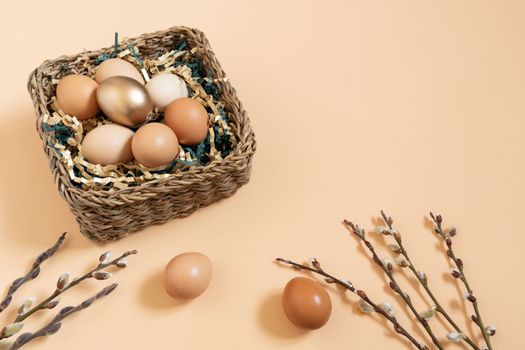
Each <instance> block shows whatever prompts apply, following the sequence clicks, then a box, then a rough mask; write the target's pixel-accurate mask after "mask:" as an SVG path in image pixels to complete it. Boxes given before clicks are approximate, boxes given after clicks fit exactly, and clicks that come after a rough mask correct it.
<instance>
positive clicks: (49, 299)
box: [13, 250, 137, 323]
mask: <svg viewBox="0 0 525 350" xmlns="http://www.w3.org/2000/svg"><path fill="white" fill-rule="evenodd" d="M132 254H137V251H136V250H130V251H127V252H124V253H123V254H122V255H121V256H119V257H118V258H115V259H113V260H111V261H109V262H102V261H101V262H100V263H99V264H98V265H97V267H95V268H94V269H92V270H91V271H89V272H87V273H85V274H84V275H83V276H81V277H77V278H75V279H74V280H73V281H71V283H69V284H67V285H65V286H63V287H62V288H59V287H58V286H57V288H56V289H55V291H54V292H53V293H52V294H51V295H50V296H49V297H47V298H45V299H44V300H42V301H41V302H40V303H39V304H37V305H35V306H34V307H33V308H31V309H30V310H28V311H26V312H24V313H21V314H19V315H18V316H17V317H16V319H15V320H14V322H21V321H23V320H25V319H26V318H28V317H29V316H31V315H32V314H33V313H35V312H37V311H39V310H43V309H47V308H48V307H47V305H49V303H50V302H52V301H53V300H54V299H55V298H56V297H58V296H59V295H61V294H62V293H64V292H65V291H67V290H68V289H70V288H72V287H74V286H76V285H78V284H80V283H81V282H82V281H84V280H85V279H88V278H92V277H95V278H96V277H97V275H96V272H98V271H101V270H103V269H105V268H106V267H108V266H111V265H117V263H119V262H120V261H121V260H122V259H124V258H125V257H127V256H129V255H132ZM109 276H111V275H108V277H109ZM14 322H13V323H14Z"/></svg>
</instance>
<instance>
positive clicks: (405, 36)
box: [0, 0, 525, 350]
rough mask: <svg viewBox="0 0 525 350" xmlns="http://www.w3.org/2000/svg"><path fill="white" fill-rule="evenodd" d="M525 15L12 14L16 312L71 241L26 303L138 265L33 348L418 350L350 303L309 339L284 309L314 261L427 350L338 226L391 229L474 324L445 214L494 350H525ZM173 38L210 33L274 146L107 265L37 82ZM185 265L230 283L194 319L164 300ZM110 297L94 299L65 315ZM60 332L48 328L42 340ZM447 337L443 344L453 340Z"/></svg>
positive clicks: (388, 10) (236, 5)
mask: <svg viewBox="0 0 525 350" xmlns="http://www.w3.org/2000/svg"><path fill="white" fill-rule="evenodd" d="M524 13H525V2H523V1H520V0H516V1H510V0H508V1H481V0H476V1H473V0H471V1H468V0H462V1H457V0H439V1H437V0H436V1H409V0H396V1H343V0H341V1H261V2H247V1H229V0H220V1H198V2H195V1H180V2H176V1H83V2H80V1H77V2H72V1H58V0H46V1H34V2H31V3H26V2H23V1H14V0H0V33H1V39H0V53H1V54H0V77H1V80H0V160H1V164H2V165H1V167H2V168H1V171H0V242H1V244H0V282H1V284H2V289H1V292H2V293H3V292H4V291H5V290H4V286H6V285H7V283H9V282H10V281H11V280H13V279H14V278H16V277H18V276H20V275H22V274H23V273H24V272H25V270H26V269H27V268H28V267H29V266H30V263H31V261H32V259H33V257H34V256H36V255H37V254H38V253H40V252H41V251H43V250H44V249H46V248H47V247H48V246H49V245H51V243H52V242H53V241H54V240H55V239H56V238H57V236H58V234H59V233H61V232H62V231H68V232H69V236H68V241H67V244H66V245H65V246H64V248H63V249H62V250H60V251H59V253H57V255H56V257H54V258H53V259H51V260H50V261H48V262H46V263H45V265H44V266H43V272H42V274H41V276H40V277H39V278H38V279H37V280H35V281H34V282H32V283H30V284H28V285H25V286H24V287H23V288H21V290H20V291H19V293H17V297H16V300H15V304H16V303H18V302H20V301H21V300H22V299H23V298H24V297H26V296H30V295H33V296H36V297H37V298H42V297H44V296H46V295H47V293H50V292H51V291H52V288H53V287H54V283H55V281H56V279H57V277H58V276H59V275H60V274H61V273H62V272H63V271H69V272H70V273H72V274H73V275H77V274H80V273H82V272H83V271H85V270H86V269H88V268H90V267H92V265H93V264H94V263H95V262H96V259H97V258H98V256H99V254H100V253H102V252H103V251H105V250H112V251H113V252H114V254H117V253H120V252H121V251H123V250H127V249H138V250H140V254H139V255H137V256H134V257H132V258H131V259H129V262H130V266H129V268H127V269H125V270H120V271H118V272H116V273H115V275H114V277H113V280H114V281H117V282H118V283H119V284H120V285H119V288H118V289H117V290H116V291H115V293H114V294H113V295H111V296H109V297H108V298H107V299H105V300H103V301H100V302H98V303H97V304H94V305H93V306H92V307H91V308H90V309H88V310H85V311H83V312H81V313H79V314H77V315H75V316H74V317H72V318H71V319H68V320H67V321H66V322H65V323H64V325H63V327H62V329H61V330H60V331H59V333H58V334H56V335H54V336H52V337H49V338H47V339H45V340H40V341H35V342H34V343H31V345H28V346H27V347H26V349H28V350H29V349H54V350H60V349H77V350H87V349H94V348H104V349H216V348H218V349H230V348H232V349H237V348H243V349H305V350H306V349H392V350H394V349H408V348H409V346H408V345H406V344H405V343H404V342H403V341H400V340H399V339H398V338H397V337H396V336H395V335H394V334H393V332H392V331H391V330H390V329H389V328H388V327H385V325H384V323H383V322H382V321H381V320H380V319H379V318H376V317H373V318H370V317H367V316H363V315H361V314H359V313H358V312H357V311H356V300H357V299H356V297H355V296H354V295H351V294H348V295H344V294H342V293H340V292H339V291H338V290H336V289H335V288H329V291H330V294H331V296H332V300H333V303H334V308H333V314H332V318H331V319H330V321H329V323H328V324H327V325H326V326H325V327H324V328H322V329H320V330H317V331H313V332H304V331H300V330H298V329H296V328H295V327H293V326H292V325H291V324H290V323H289V322H288V321H287V320H286V319H285V317H284V315H283V312H282V310H281V307H280V291H281V289H282V288H283V287H284V285H285V283H286V282H287V281H288V280H289V279H290V278H292V277H294V276H297V275H298V273H297V272H295V271H292V270H290V269H287V268H282V267H279V266H277V265H275V264H274V263H272V259H274V258H276V257H278V256H283V257H289V258H293V259H296V260H299V261H302V260H303V259H306V258H308V257H311V256H316V257H318V258H319V260H320V261H321V262H322V263H323V265H324V267H325V269H326V270H328V271H331V272H333V273H334V274H335V275H337V276H341V277H345V278H348V279H350V280H351V281H352V282H353V283H354V284H355V285H357V286H359V287H360V288H363V289H365V290H366V291H368V293H369V295H370V296H371V297H373V298H374V299H375V300H378V301H381V300H390V301H391V302H392V303H393V305H394V308H395V310H396V312H397V314H398V315H399V318H400V319H401V320H403V321H404V323H405V324H406V325H407V327H408V328H409V329H411V330H414V332H415V334H416V335H417V336H418V337H421V335H422V333H421V331H419V332H416V325H415V324H414V323H413V322H410V321H408V320H407V317H406V312H405V311H406V310H404V309H403V308H402V307H401V306H400V305H399V304H398V303H397V300H398V299H397V298H396V297H395V296H394V295H392V294H391V293H390V292H389V291H388V289H387V288H384V287H383V277H382V275H381V274H380V273H379V271H378V270H377V268H375V267H374V266H373V265H372V264H371V263H370V262H369V260H368V258H367V257H366V256H365V254H364V250H363V249H362V248H359V245H358V244H357V243H356V241H355V240H354V238H353V237H351V236H350V235H349V233H348V232H347V231H346V230H345V228H344V227H343V226H342V225H341V220H342V219H343V218H348V219H352V220H355V221H356V222H359V223H361V224H362V225H364V226H365V227H367V228H371V227H372V226H373V219H374V218H375V215H376V214H378V211H379V210H380V209H385V210H387V211H388V212H389V213H390V214H391V215H392V216H393V217H394V218H395V219H396V225H397V227H398V228H399V229H400V230H401V232H402V234H403V237H404V240H405V242H406V246H407V247H408V248H409V251H410V252H411V254H412V256H413V259H414V261H415V263H416V265H417V266H418V267H419V268H420V269H422V270H424V271H425V272H426V273H427V274H428V275H429V278H430V284H431V285H432V287H433V288H434V289H435V290H436V293H437V295H439V298H440V299H442V300H443V302H444V304H445V305H446V307H447V308H448V309H450V311H451V313H452V314H453V315H454V317H455V318H457V319H458V322H459V323H460V324H462V325H463V324H465V317H464V316H463V314H464V313H463V311H462V309H463V307H465V305H464V303H463V302H462V301H461V294H462V292H461V291H459V290H458V289H457V288H456V287H455V286H454V284H453V283H452V282H451V281H450V279H449V278H447V276H446V271H447V270H448V268H449V266H448V263H447V260H446V259H445V257H444V255H443V253H442V251H441V249H440V245H439V244H438V243H439V241H438V240H437V239H436V237H435V236H434V235H433V234H432V233H431V230H430V229H429V228H428V226H427V224H426V223H425V220H424V216H425V215H426V214H427V212H428V211H429V210H436V211H440V212H442V213H443V214H444V217H445V222H446V223H447V224H451V223H454V224H455V225H456V226H457V228H458V231H459V234H458V236H457V238H456V239H455V244H456V250H457V252H458V255H459V256H460V257H461V258H463V260H464V261H465V265H466V271H467V273H468V276H469V278H470V280H471V283H472V285H473V287H474V291H475V294H476V296H477V297H478V299H479V301H480V308H481V310H482V314H483V316H484V321H485V322H486V323H490V324H494V325H496V326H497V328H498V334H497V335H496V336H495V337H494V338H493V344H494V348H495V349H505V350H509V349H521V348H523V345H522V344H523V339H522V338H523V337H522V328H523V326H522V325H523V320H524V317H525V307H524V303H523V294H524V292H525V288H524V287H525V283H524V278H523V276H524V274H523V266H524V263H523V258H522V256H523V249H524V246H525V230H524V223H523V213H524V212H525V151H524V150H525V138H524V137H523V133H524V131H525V129H524V128H525V118H524V115H525V102H524V101H525V70H524V68H525V65H524V62H525V45H524V43H523V38H524V37H525V22H524V21H523V14H524ZM173 25H188V26H195V27H198V28H200V29H201V30H203V31H204V32H205V33H206V34H207V36H208V38H209V40H210V42H211V44H212V46H213V49H214V51H215V53H216V55H217V56H218V58H219V60H220V61H221V62H222V65H223V68H224V69H225V71H226V72H227V73H228V76H229V77H230V79H231V81H232V82H233V84H234V86H235V87H236V89H237V90H238V94H239V97H240V99H241V100H242V101H243V103H244V105H245V107H246V109H247V111H248V112H249V115H250V117H251V121H252V124H253V128H254V130H255V133H256V137H257V141H258V151H257V154H256V156H255V161H254V167H253V173H252V179H251V182H250V183H249V184H248V185H247V186H245V187H243V188H242V189H241V190H240V191H239V192H238V193H237V194H236V195H235V196H234V197H232V198H229V199H227V200H223V201H221V202H219V203H217V204H215V205H212V206H210V207H208V208H205V209H202V210H200V211H199V212H197V213H195V214H194V215H192V216H190V217H188V218H186V219H182V220H175V221H173V222H170V223H168V224H165V225H162V226H157V227H152V228H149V229H147V230H145V231H143V232H140V233H138V234H136V235H133V236H130V237H128V238H126V239H124V240H121V241H118V242H116V243H112V244H108V245H105V246H101V245H96V244H94V243H92V242H91V241H89V240H87V239H86V238H84V237H83V236H82V235H80V234H79V231H78V227H77V224H76V222H75V220H74V218H73V216H72V214H71V213H70V212H69V210H68V208H67V206H66V203H65V202H64V201H63V200H62V198H61V197H60V196H59V194H58V191H57V190H56V188H55V185H54V183H53V179H52V176H51V173H50V172H49V170H48V165H47V159H46V158H45V156H44V153H43V152H42V150H41V142H40V140H39V138H38V135H37V133H36V131H35V128H34V120H35V118H34V112H33V107H32V104H31V101H30V99H29V96H28V94H27V92H26V87H25V83H26V78H27V76H28V74H29V72H30V71H31V70H32V69H33V68H34V67H36V66H37V65H39V64H40V63H41V62H42V61H43V60H44V59H46V58H55V57H57V56H59V55H61V54H72V53H76V52H79V51H80V50H82V49H83V48H86V49H96V48H100V47H103V46H107V45H111V43H112V40H113V33H114V31H119V32H120V33H121V35H123V36H127V37H132V36H136V35H139V34H141V33H144V32H151V31H155V30H160V29H165V28H168V27H170V26H173ZM375 241H376V240H375ZM379 246H381V244H380V245H379ZM185 251H200V252H203V253H205V254H207V255H208V256H209V257H210V259H211V260H212V262H213V266H214V276H213V280H212V283H211V285H210V287H209V289H208V290H207V292H206V293H205V294H204V295H203V296H201V297H200V298H198V299H196V300H194V301H192V302H189V303H186V304H180V303H177V302H175V301H173V300H171V299H170V298H169V297H168V296H167V295H166V294H165V292H164V290H163V287H162V282H161V273H162V269H163V267H164V265H165V264H166V263H167V261H168V260H169V259H170V258H171V257H172V256H174V255H176V254H178V253H181V252H185ZM401 280H402V282H403V286H405V287H407V290H409V291H410V293H411V295H412V296H413V298H414V300H415V303H416V305H417V306H418V308H420V309H423V308H424V307H425V305H426V304H425V303H424V302H423V301H422V300H420V298H419V297H418V295H419V293H418V292H417V291H415V290H414V289H412V288H413V286H412V285H411V284H410V283H409V282H408V281H407V280H404V279H403V278H402V279H401ZM106 284H108V283H105V282H98V281H89V282H87V283H85V284H83V285H82V287H80V288H78V289H76V290H71V293H68V294H67V295H65V296H64V298H63V299H62V302H61V303H63V306H65V305H71V304H74V303H76V302H78V301H80V300H81V299H82V298H84V297H87V296H89V295H91V294H93V293H94V292H95V291H97V290H98V289H99V288H101V287H102V286H105V285H106ZM466 307H467V308H469V305H466ZM469 312H471V311H470V310H469ZM50 315H51V313H50V312H45V313H41V314H38V315H35V318H34V323H31V324H28V325H27V326H26V330H34V329H36V327H37V326H38V325H40V324H42V323H43V322H45V320H47V319H48V318H49V317H50ZM1 316H2V317H0V320H1V321H6V320H7V319H8V318H10V317H12V316H13V313H12V312H10V313H4V314H2V315H1ZM432 325H433V326H434V327H435V328H436V330H437V331H438V333H439V337H440V338H444V334H445V329H443V326H442V324H441V322H439V320H433V321H432ZM466 329H467V330H468V329H469V327H466ZM470 329H471V330H472V331H475V329H473V327H472V326H470ZM474 334H476V333H474ZM477 339H479V338H477ZM427 344H429V345H431V344H430V343H429V342H428V341H427ZM448 348H450V349H453V348H455V346H454V345H453V346H447V349H448Z"/></svg>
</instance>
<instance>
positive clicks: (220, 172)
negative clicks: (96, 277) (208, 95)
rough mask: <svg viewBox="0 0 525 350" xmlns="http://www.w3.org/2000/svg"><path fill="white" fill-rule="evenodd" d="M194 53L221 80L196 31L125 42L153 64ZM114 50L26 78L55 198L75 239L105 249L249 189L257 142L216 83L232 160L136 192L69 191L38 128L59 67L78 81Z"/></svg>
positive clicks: (47, 135)
mask: <svg viewBox="0 0 525 350" xmlns="http://www.w3.org/2000/svg"><path fill="white" fill-rule="evenodd" d="M183 41H185V42H187V44H188V47H189V48H195V47H198V48H203V50H199V51H198V52H199V53H198V55H199V59H201V60H202V62H203V64H204V66H205V67H206V69H208V71H209V72H211V74H212V76H213V78H217V79H219V80H221V79H222V78H224V77H225V73H224V71H223V70H222V68H221V66H220V64H219V62H218V61H217V59H216V57H215V55H214V53H213V51H212V50H211V47H210V45H209V42H208V40H207V39H206V37H205V35H204V33H202V32H201V31H199V30H197V29H194V28H187V27H173V28H170V29H168V30H164V31H159V32H155V33H150V34H143V35H141V36H139V37H136V38H132V39H127V40H126V42H127V43H130V44H132V45H134V46H136V47H137V48H138V49H139V52H140V55H141V56H142V57H143V58H152V59H155V58H157V57H159V56H160V55H162V54H164V53H166V52H169V51H170V50H172V49H173V48H174V47H176V46H177V45H178V44H180V43H181V42H183ZM112 49H113V48H112V47H108V48H104V49H100V50H96V51H88V52H83V53H81V54H78V55H72V56H61V57H59V58H57V59H54V60H46V61H45V62H43V63H42V64H41V65H40V66H39V67H38V68H36V69H35V70H34V71H33V72H32V73H31V74H30V76H29V80H28V90H29V93H30V95H31V98H32V100H33V104H34V107H35V111H36V117H37V121H36V127H37V130H38V133H39V135H40V137H41V139H42V141H43V148H44V152H45V153H46V155H47V157H48V159H49V166H50V168H51V172H52V174H53V178H54V181H55V183H56V185H57V187H58V190H59V192H60V194H61V195H62V196H63V197H64V199H65V200H66V201H67V203H68V204H69V207H70V209H71V211H72V212H73V214H74V215H75V217H76V220H77V222H78V223H79V225H80V232H82V233H83V234H84V235H85V236H87V237H89V238H90V239H93V240H97V241H111V240H116V239H119V238H122V237H124V236H126V235H128V234H130V233H133V232H136V231H139V230H141V229H143V228H145V227H147V226H150V225H154V224H162V223H165V222H167V221H169V220H171V219H174V218H178V217H185V216H188V215H190V214H191V213H193V212H194V211H195V210H197V209H199V208H200V207H203V206H206V205H209V204H211V203H213V202H215V201H217V200H219V199H221V198H225V197H229V196H231V195H233V194H234V193H235V192H236V191H237V189H238V188H239V187H240V186H242V185H244V184H246V183H247V182H248V181H249V177H250V170H251V164H252V156H253V154H254V153H255V149H256V142H255V138H254V133H253V131H252V129H251V126H250V122H249V119H248V116H247V114H246V111H245V110H244V109H243V107H242V104H241V102H240V101H239V99H238V98H237V95H236V92H235V89H234V88H233V87H232V85H231V84H230V82H229V81H228V80H226V81H223V80H221V94H220V96H219V100H220V102H222V103H223V104H224V107H225V108H224V109H225V112H226V113H227V116H228V118H229V122H228V123H229V126H230V128H231V131H232V134H233V136H234V137H235V139H236V145H235V147H234V149H233V150H232V152H231V153H230V154H229V155H228V156H226V157H225V158H224V159H220V160H214V161H212V162H210V163H209V164H207V165H205V166H196V167H190V168H189V169H186V170H184V171H176V172H175V173H173V174H172V175H171V176H169V177H167V178H163V179H154V180H151V181H148V182H145V183H142V184H140V185H138V186H136V187H129V188H126V189H121V190H113V191H108V190H93V189H83V188H81V187H80V186H78V185H76V184H74V183H73V182H72V181H71V179H70V177H69V175H68V171H67V170H66V168H65V166H64V164H63V163H62V162H61V160H60V155H59V153H58V152H57V151H56V150H55V148H54V147H53V145H54V144H55V143H56V138H55V136H54V133H53V132H52V131H46V130H45V128H44V127H43V118H44V116H46V115H47V116H49V115H50V114H51V113H52V110H51V109H50V104H51V101H52V98H53V96H55V85H54V84H53V83H52V81H53V79H60V78H61V77H62V76H64V75H66V74H67V73H64V72H65V71H66V70H65V69H64V67H68V68H70V71H71V69H72V70H73V71H76V72H78V73H82V72H83V70H85V66H84V65H85V62H86V61H85V60H82V61H81V60H78V58H79V57H80V55H82V56H86V55H87V56H88V58H89V59H88V61H87V64H89V65H92V66H95V65H96V59H97V57H99V56H100V55H101V54H104V53H110V52H111V50H112Z"/></svg>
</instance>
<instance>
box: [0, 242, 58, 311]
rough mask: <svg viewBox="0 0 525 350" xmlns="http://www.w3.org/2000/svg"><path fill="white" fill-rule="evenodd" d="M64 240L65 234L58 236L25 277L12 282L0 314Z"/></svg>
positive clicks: (34, 276) (0, 306) (35, 275)
mask: <svg viewBox="0 0 525 350" xmlns="http://www.w3.org/2000/svg"><path fill="white" fill-rule="evenodd" d="M65 239H66V232H64V233H62V234H61V235H60V237H59V238H58V240H57V241H56V242H55V244H54V245H53V246H52V247H51V248H49V249H47V250H46V251H45V252H43V253H41V254H40V255H39V256H37V258H36V259H35V261H34V262H33V265H32V266H31V268H30V269H29V271H28V272H27V274H26V275H25V276H23V277H19V278H17V279H16V280H14V281H13V283H12V284H11V286H10V287H9V289H8V290H7V293H6V295H5V297H4V299H3V300H2V302H1V303H0V313H1V312H2V311H4V310H5V309H6V308H7V307H8V306H9V304H11V301H12V300H13V294H15V292H16V291H17V290H18V288H20V287H21V286H22V285H23V284H24V283H26V282H28V281H30V280H33V279H35V278H36V277H37V276H38V275H39V273H40V265H41V264H42V263H43V262H44V261H46V260H47V259H48V258H50V257H51V256H53V254H55V253H56V251H57V250H58V248H60V246H61V245H62V243H63V242H64V240H65Z"/></svg>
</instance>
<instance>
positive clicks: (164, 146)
mask: <svg viewBox="0 0 525 350" xmlns="http://www.w3.org/2000/svg"><path fill="white" fill-rule="evenodd" d="M131 150H132V152H133V156H135V159H136V160H137V161H138V162H139V163H140V164H142V165H144V166H145V167H148V168H158V167H161V166H164V165H168V164H169V163H171V162H172V161H173V160H174V159H175V158H177V156H178V155H179V141H178V140H177V135H175V133H174V132H173V130H171V129H170V128H169V127H167V126H166V125H164V124H161V123H149V124H145V125H143V126H141V127H140V128H139V129H138V130H137V132H136V133H135V135H134V136H133V141H132V142H131Z"/></svg>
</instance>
